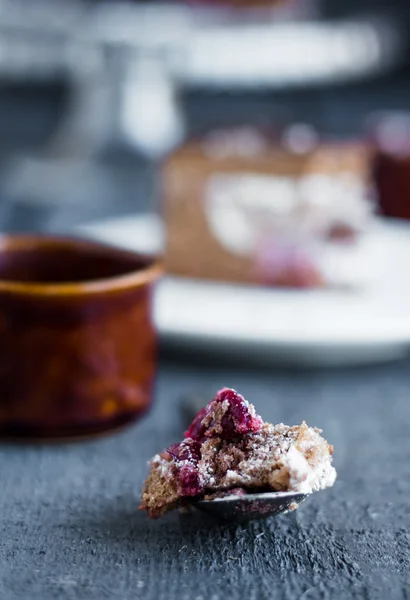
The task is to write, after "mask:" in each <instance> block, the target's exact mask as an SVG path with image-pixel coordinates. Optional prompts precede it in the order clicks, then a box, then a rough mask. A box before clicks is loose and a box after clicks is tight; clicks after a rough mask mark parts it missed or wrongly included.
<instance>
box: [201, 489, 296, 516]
mask: <svg viewBox="0 0 410 600" xmlns="http://www.w3.org/2000/svg"><path fill="white" fill-rule="evenodd" d="M307 497H308V494H301V493H297V492H266V493H258V494H247V495H245V496H237V495H231V496H225V497H222V498H214V499H213V500H198V501H197V502H196V503H195V505H194V506H195V507H196V508H197V509H198V510H201V511H203V512H206V513H208V514H209V515H211V516H212V517H215V518H216V519H218V520H221V521H230V520H235V521H248V520H250V519H262V518H265V517H272V516H276V515H279V514H283V513H287V512H289V511H291V510H295V509H296V508H298V507H299V505H300V504H301V503H302V502H303V501H304V500H306V498H307Z"/></svg>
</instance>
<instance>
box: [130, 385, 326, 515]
mask: <svg viewBox="0 0 410 600" xmlns="http://www.w3.org/2000/svg"><path fill="white" fill-rule="evenodd" d="M320 433H321V431H320V430H319V429H317V428H311V427H308V426H307V425H306V423H302V424H301V425H300V426H296V427H289V426H287V425H283V424H279V425H271V424H269V423H264V422H263V421H262V419H261V417H260V416H259V415H257V414H256V412H255V409H254V407H253V405H252V404H250V403H249V402H247V401H246V400H245V399H244V398H243V396H241V395H240V394H238V393H237V392H236V391H235V390H232V389H229V388H223V389H222V390H220V392H218V394H217V395H216V397H215V398H214V400H212V401H211V402H210V403H209V404H208V405H207V406H206V407H205V408H203V409H202V410H201V411H200V412H199V413H198V415H197V416H196V417H195V419H194V420H193V422H192V424H191V426H190V427H189V429H188V431H187V432H186V434H185V438H184V440H183V441H181V442H179V443H176V444H173V445H172V446H170V447H169V448H168V449H167V450H166V451H165V452H163V453H162V454H157V455H156V456H154V458H153V459H152V460H151V463H150V464H151V470H150V473H149V476H148V478H147V480H146V482H145V484H144V489H143V492H142V501H141V505H140V509H143V510H146V511H147V512H148V515H149V516H150V517H152V518H157V517H160V516H162V515H163V514H165V513H167V512H168V511H170V510H172V509H174V508H177V507H178V506H184V505H187V504H189V503H192V502H193V501H194V500H195V499H199V498H212V497H215V496H216V495H218V496H220V495H221V494H225V493H228V492H229V495H231V494H233V493H234V494H236V495H239V494H242V493H248V492H250V491H251V490H254V491H258V490H265V491H295V492H300V493H305V494H309V493H312V492H314V491H318V490H320V489H323V488H325V487H330V486H332V485H333V483H334V481H335V478H336V471H335V469H334V467H333V466H332V464H331V463H332V453H333V447H332V446H330V445H329V444H328V443H327V442H326V441H325V440H324V439H323V438H322V437H321V435H320Z"/></svg>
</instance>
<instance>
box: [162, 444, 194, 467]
mask: <svg viewBox="0 0 410 600" xmlns="http://www.w3.org/2000/svg"><path fill="white" fill-rule="evenodd" d="M167 452H168V454H169V455H170V456H172V458H173V459H174V460H175V461H177V462H189V463H191V464H193V465H197V464H198V462H199V461H200V460H201V444H200V443H199V442H196V441H194V440H191V439H189V438H188V439H186V440H184V441H183V442H177V443H176V444H172V446H170V447H169V448H167Z"/></svg>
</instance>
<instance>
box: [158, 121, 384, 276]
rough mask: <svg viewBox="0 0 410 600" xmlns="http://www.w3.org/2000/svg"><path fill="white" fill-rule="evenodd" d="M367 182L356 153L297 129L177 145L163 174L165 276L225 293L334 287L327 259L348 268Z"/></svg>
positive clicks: (363, 217) (362, 223)
mask: <svg viewBox="0 0 410 600" xmlns="http://www.w3.org/2000/svg"><path fill="white" fill-rule="evenodd" d="M370 175H371V150H370V149H369V148H368V147H367V146H366V145H365V144H363V143H359V142H351V143H350V142H346V143H344V142H340V143H331V142H322V141H320V140H319V138H318V137H317V135H316V134H315V132H314V131H312V130H311V129H310V128H308V127H304V126H299V127H296V128H295V127H294V128H293V129H290V130H287V131H286V132H285V133H283V134H282V135H281V136H278V135H267V134H266V133H263V132H261V130H259V129H256V128H250V127H248V128H246V127H245V128H237V129H230V130H215V131H212V132H211V133H208V134H207V135H205V136H203V137H201V138H199V139H197V140H193V141H190V142H187V143H186V144H185V145H183V146H182V147H181V148H179V149H177V150H176V151H175V152H174V153H172V154H171V155H170V156H169V157H168V159H167V160H166V161H165V163H164V167H163V196H164V198H163V208H164V219H165V227H166V253H165V263H166V268H167V270H168V272H170V273H172V274H174V275H178V276H186V277H192V278H204V279H211V280H216V281H226V282H234V283H246V284H249V283H250V284H263V285H272V286H286V287H317V286H328V285H335V284H336V285H339V282H338V278H337V277H335V281H333V277H332V275H333V271H334V269H333V266H332V265H333V263H332V257H333V255H334V256H336V259H337V260H338V261H339V260H340V256H341V257H343V250H344V248H346V247H347V246H349V252H348V253H346V261H348V263H349V264H353V263H354V259H352V256H353V255H352V247H354V244H355V242H356V240H357V239H358V238H359V236H360V234H361V233H362V232H363V231H364V230H366V228H367V227H368V224H369V222H370V219H371V215H372V212H373V205H372V202H371V201H370V196H371V193H370V190H371V187H370V183H369V182H370ZM336 259H335V260H336ZM329 265H330V267H329ZM336 269H337V267H336ZM342 283H343V282H342Z"/></svg>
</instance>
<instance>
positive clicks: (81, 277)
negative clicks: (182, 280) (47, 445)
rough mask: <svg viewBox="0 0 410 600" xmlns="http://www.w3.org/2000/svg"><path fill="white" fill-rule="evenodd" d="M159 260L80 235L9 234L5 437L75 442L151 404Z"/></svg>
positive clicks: (5, 241)
mask: <svg viewBox="0 0 410 600" xmlns="http://www.w3.org/2000/svg"><path fill="white" fill-rule="evenodd" d="M160 273H161V267H160V265H159V264H158V263H157V262H156V261H155V259H153V258H147V257H144V256H141V255H138V254H134V253H132V252H128V251H124V250H120V249H117V248H113V247H110V246H105V245H103V244H100V243H96V242H90V241H85V240H80V239H71V238H58V237H48V236H40V235H34V236H31V235H29V236H26V235H22V236H0V436H1V437H3V438H4V437H8V438H54V439H60V438H72V437H81V436H89V435H94V434H98V433H102V432H104V431H108V430H110V429H113V428H117V427H120V426H122V425H125V424H126V423H128V422H130V421H132V420H134V419H136V418H137V417H138V416H139V415H141V413H143V412H144V411H145V410H146V409H147V408H148V406H149V404H150V399H151V392H152V386H153V380H154V374H155V365H156V335H155V330H154V327H153V323H152V318H151V310H152V302H151V297H152V288H153V284H154V282H155V280H156V279H157V278H158V276H159V275H160Z"/></svg>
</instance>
